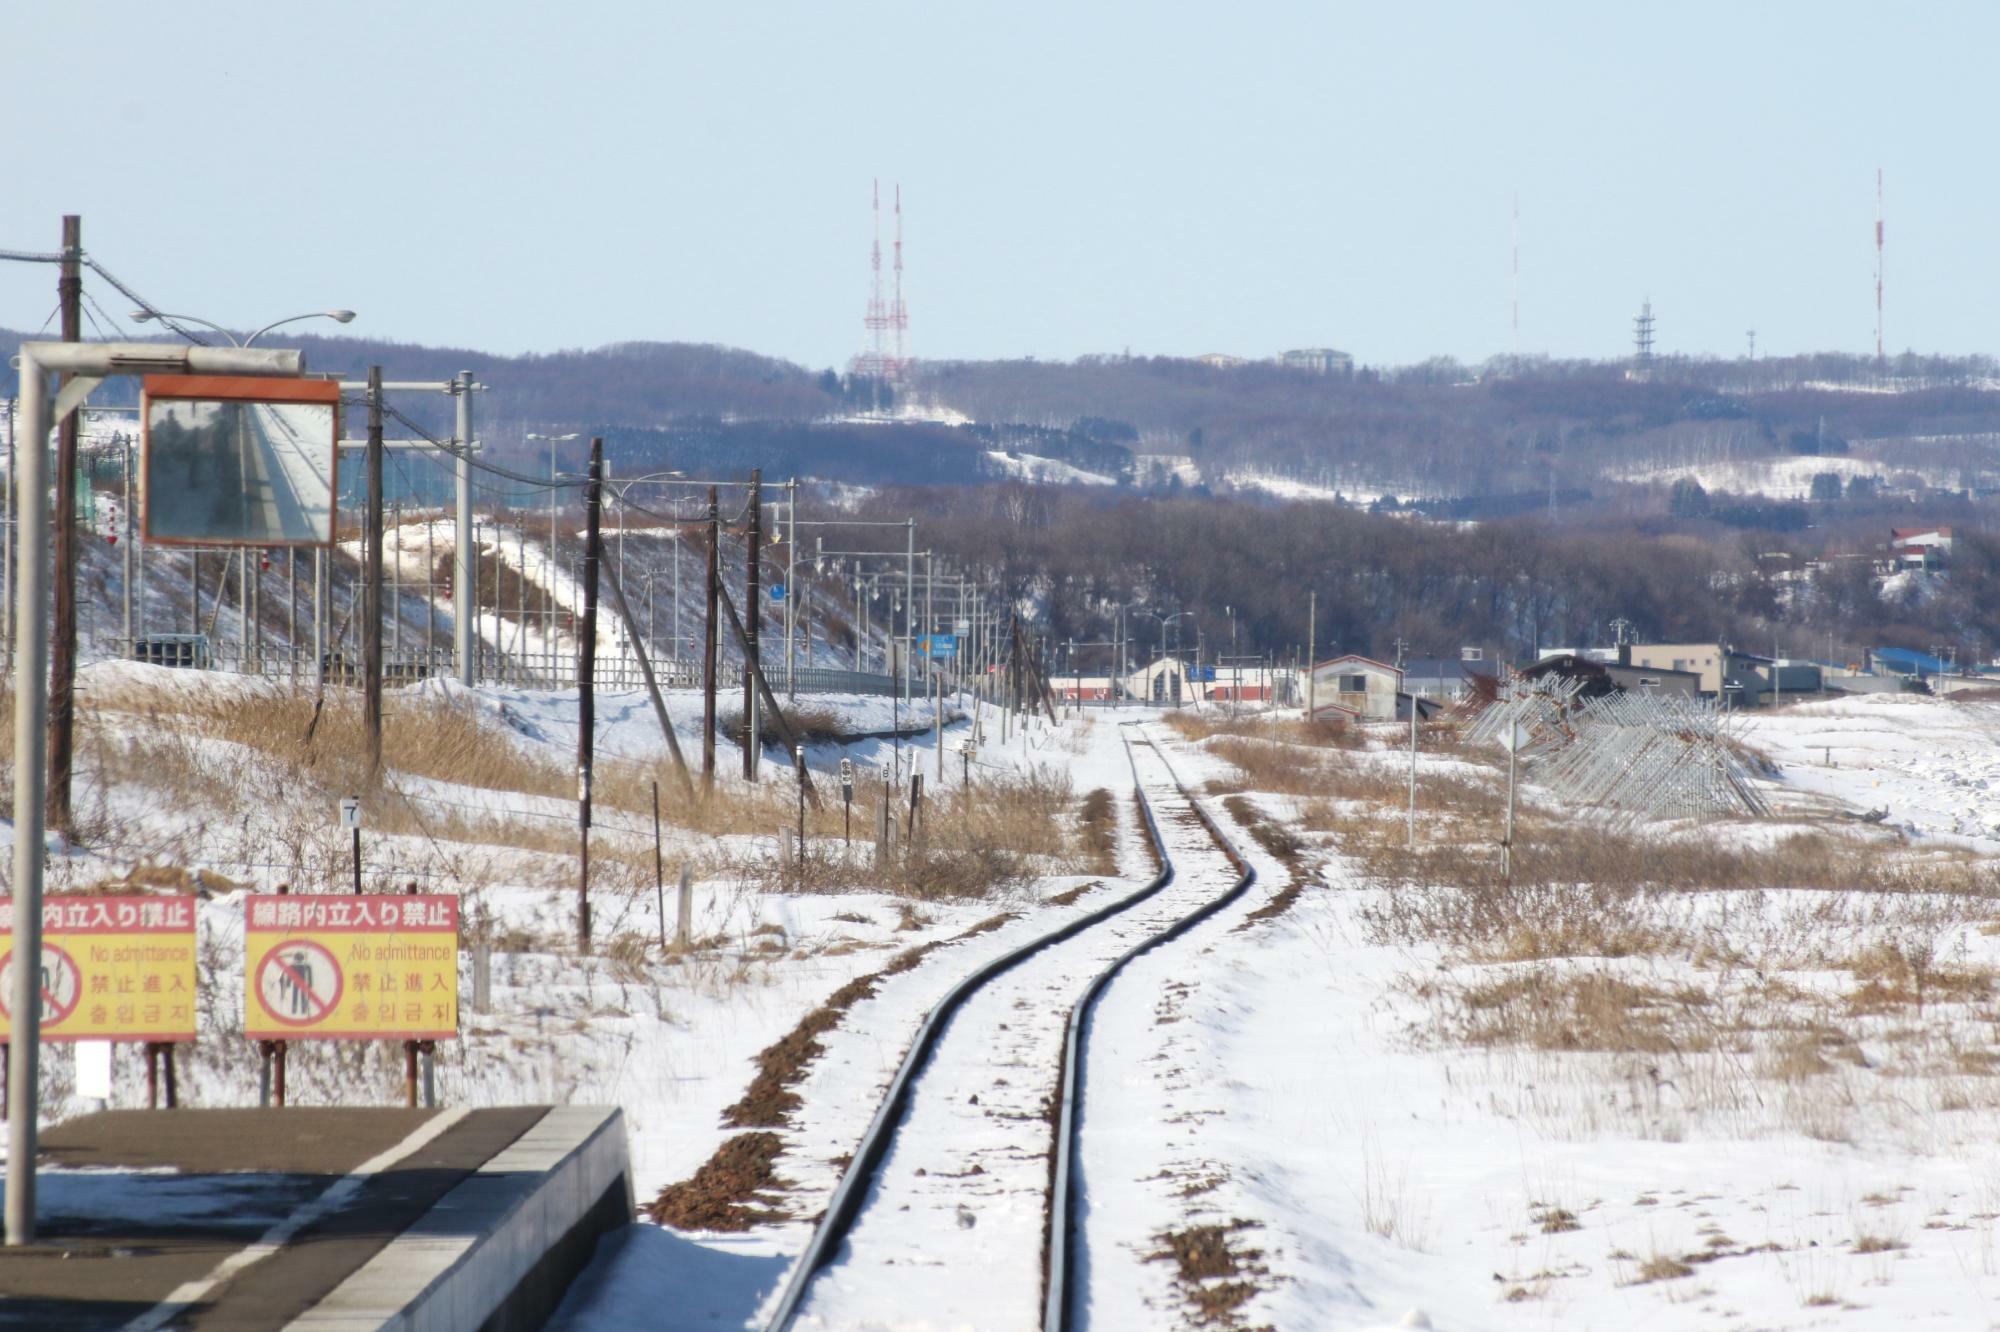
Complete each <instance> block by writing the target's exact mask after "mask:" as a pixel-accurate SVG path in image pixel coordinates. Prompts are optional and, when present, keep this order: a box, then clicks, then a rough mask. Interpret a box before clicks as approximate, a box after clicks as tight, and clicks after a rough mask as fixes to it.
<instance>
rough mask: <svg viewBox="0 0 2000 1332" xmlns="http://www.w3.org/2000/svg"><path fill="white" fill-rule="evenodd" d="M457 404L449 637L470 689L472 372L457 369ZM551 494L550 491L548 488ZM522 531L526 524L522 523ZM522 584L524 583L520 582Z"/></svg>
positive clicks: (473, 612)
mask: <svg viewBox="0 0 2000 1332" xmlns="http://www.w3.org/2000/svg"><path fill="white" fill-rule="evenodd" d="M453 396H454V397H455V398H457V400H458V402H457V407H458V429H457V430H456V432H455V433H456V434H457V435H458V458H457V460H456V461H457V467H456V469H455V471H456V473H457V482H458V493H457V495H456V496H455V497H454V498H455V499H456V500H457V504H456V505H455V507H454V509H453V528H452V532H453V536H454V540H453V541H452V543H451V551H452V560H451V638H452V648H453V652H454V655H456V656H457V658H458V682H459V683H460V684H462V685H465V686H466V687H467V688H470V687H471V685H472V682H473V675H474V672H473V664H474V663H473V657H472V628H473V618H474V616H476V615H477V614H478V612H477V610H476V609H474V606H473V602H472V372H471V371H470V370H461V371H459V372H458V387H457V388H456V389H455V390H454V391H453ZM551 493H552V494H553V493H554V492H553V490H551ZM523 530H524V531H525V530H526V524H523ZM549 551H550V554H551V555H553V554H554V552H555V545H554V533H553V529H552V530H551V534H550V545H549ZM521 576H522V578H523V579H525V578H526V577H527V567H526V566H525V565H523V566H522V569H521ZM524 586H525V584H524Z"/></svg>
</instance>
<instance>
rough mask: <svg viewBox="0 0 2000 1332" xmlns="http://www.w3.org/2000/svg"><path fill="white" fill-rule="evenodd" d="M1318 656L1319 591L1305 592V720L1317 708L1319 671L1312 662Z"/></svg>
mask: <svg viewBox="0 0 2000 1332" xmlns="http://www.w3.org/2000/svg"><path fill="white" fill-rule="evenodd" d="M1318 657H1319V593H1317V592H1308V593H1306V720H1307V721H1311V720H1312V719H1313V714H1314V713H1316V712H1317V711H1318V710H1319V706H1318V705H1319V688H1318V685H1319V672H1317V671H1315V670H1314V669H1313V662H1314V661H1315V660H1316V659H1317V658H1318Z"/></svg>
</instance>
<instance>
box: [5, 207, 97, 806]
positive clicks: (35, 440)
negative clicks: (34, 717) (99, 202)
mask: <svg viewBox="0 0 2000 1332" xmlns="http://www.w3.org/2000/svg"><path fill="white" fill-rule="evenodd" d="M82 259H83V219H82V218H80V217H77V216H75V215H74V214H71V215H68V216H65V217H64V218H63V220H62V270H61V276H60V277H58V278H57V279H56V296H57V299H58V301H59V302H60V304H61V306H62V340H63V341H64V342H78V341H81V340H82V337H83V264H82ZM72 378H73V376H72V375H71V374H70V373H69V372H68V371H64V372H63V373H62V374H61V375H59V376H57V378H56V391H57V392H58V393H60V392H61V391H62V390H63V389H65V388H68V387H69V383H70V380H71V379H72ZM81 405H82V404H81V403H78V404H77V406H76V407H72V408H71V409H70V410H69V411H67V412H64V413H63V414H62V419H61V420H60V421H58V422H56V534H55V546H56V551H55V554H56V560H55V564H56V568H55V613H56V625H55V641H54V644H53V655H52V658H51V660H50V669H49V791H48V818H49V824H50V826H52V827H53V828H54V829H55V830H56V831H57V832H59V833H61V834H62V835H63V836H64V837H68V836H69V835H70V833H71V831H72V828H71V814H70V780H69V776H70V766H71V762H72V759H73V758H74V755H75V750H74V743H75V733H76V430H77V423H78V421H79V420H80V419H81V414H80V412H79V410H78V408H80V407H81ZM45 441H46V436H45V435H43V434H41V433H40V432H39V431H38V432H35V433H32V434H30V435H29V436H28V447H29V448H30V449H33V450H35V451H37V452H39V451H40V450H41V449H43V448H45V447H46V443H45ZM34 501H35V503H36V504H38V505H39V504H43V503H45V502H46V501H45V500H44V499H43V497H42V494H41V493H40V492H39V491H38V492H36V494H35V496H34ZM21 554H22V556H23V563H26V562H28V561H32V562H34V564H35V565H36V566H38V567H39V566H40V564H41V560H42V548H41V546H40V545H39V544H37V545H32V546H31V545H28V544H26V543H25V542H24V543H23V544H22V546H21ZM16 803H17V805H18V803H19V802H18V799H17V801H16Z"/></svg>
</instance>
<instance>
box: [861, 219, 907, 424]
mask: <svg viewBox="0 0 2000 1332" xmlns="http://www.w3.org/2000/svg"><path fill="white" fill-rule="evenodd" d="M894 189H895V195H894V207H895V211H896V239H895V242H894V244H895V249H894V253H893V256H892V258H891V264H892V273H893V282H894V284H895V285H894V295H893V296H891V297H890V298H888V299H886V300H885V299H884V298H883V295H882V184H881V182H880V181H877V182H875V187H874V192H873V208H874V216H875V239H874V243H873V244H872V245H871V246H870V248H869V253H868V267H869V274H868V279H869V280H868V311H867V313H866V314H864V315H863V316H862V317H861V327H862V330H863V332H864V333H865V334H866V335H867V337H866V344H865V346H864V347H863V349H862V350H861V351H860V352H858V353H856V355H855V356H854V358H853V359H852V360H850V361H849V362H848V363H847V372H848V373H849V374H850V375H854V376H857V377H859V378H863V379H866V380H868V381H869V383H870V384H871V385H872V386H873V388H874V391H875V410H876V411H880V410H881V409H882V386H883V385H885V384H886V385H888V386H889V387H890V388H892V389H900V388H901V387H903V385H904V384H906V383H907V382H908V381H909V370H910V354H909V329H910V311H909V307H908V306H907V305H905V304H904V303H903V187H902V186H901V185H896V186H895V187H894Z"/></svg>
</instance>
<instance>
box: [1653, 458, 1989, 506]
mask: <svg viewBox="0 0 2000 1332" xmlns="http://www.w3.org/2000/svg"><path fill="white" fill-rule="evenodd" d="M1822 472H1831V473H1832V474H1833V475H1835V476H1837V477H1839V478H1840V479H1841V482H1842V483H1843V484H1845V483H1846V481H1847V479H1848V478H1849V477H1856V476H1872V477H1879V478H1882V479H1883V480H1884V481H1886V482H1891V483H1893V480H1894V478H1896V477H1898V476H1901V475H1904V474H1905V473H1908V474H1910V475H1913V476H1915V477H1917V478H1918V481H1919V484H1922V485H1926V486H1950V485H1956V484H1957V477H1958V470H1957V469H1956V468H1939V467H1910V466H1907V465H1905V464H1903V463H1899V462H1894V461H1890V460H1887V459H1882V458H1862V457H1856V456H1853V455H1829V456H1825V457H1821V456H1817V455H1811V456H1787V457H1771V458H1739V459H1734V460H1730V461H1716V462H1705V463H1696V464H1690V465H1678V464H1657V465H1653V466H1649V467H1641V468H1633V469H1629V470H1627V471H1625V472H1624V473H1622V474H1621V477H1620V479H1622V480H1626V481H1636V482H1653V483H1656V484H1659V485H1668V484H1671V483H1672V482H1675V481H1678V480H1681V479H1682V478H1683V477H1686V478H1690V479H1692V480H1694V481H1695V482H1697V483H1698V484H1699V485H1700V486H1701V488H1702V489H1703V490H1707V491H1713V492H1718V493H1722V492H1727V493H1730V494H1738V495H1750V494H1762V495H1768V496H1770V497H1771V498H1772V499H1810V498H1811V497H1812V484H1813V478H1814V477H1815V476H1818V475H1819V474H1820V473H1822Z"/></svg>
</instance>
